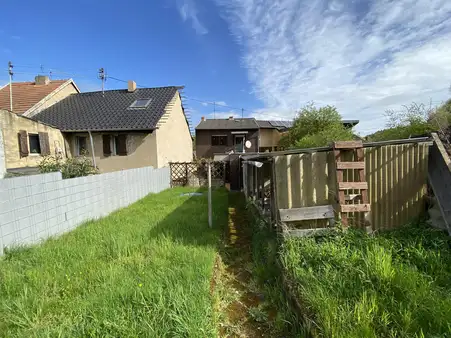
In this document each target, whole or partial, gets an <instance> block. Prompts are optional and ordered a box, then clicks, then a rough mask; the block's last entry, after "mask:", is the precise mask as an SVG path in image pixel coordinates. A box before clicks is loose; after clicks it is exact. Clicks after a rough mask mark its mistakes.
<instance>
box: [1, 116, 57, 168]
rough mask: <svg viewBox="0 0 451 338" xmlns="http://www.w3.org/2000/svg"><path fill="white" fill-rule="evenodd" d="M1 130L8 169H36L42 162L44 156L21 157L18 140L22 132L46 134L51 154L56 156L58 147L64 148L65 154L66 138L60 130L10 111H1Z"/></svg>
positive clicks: (30, 155)
mask: <svg viewBox="0 0 451 338" xmlns="http://www.w3.org/2000/svg"><path fill="white" fill-rule="evenodd" d="M0 129H2V130H3V139H4V140H3V143H4V148H5V160H6V168H7V169H12V168H23V167H36V166H37V165H38V164H39V162H40V161H41V160H42V156H41V155H38V154H29V155H28V156H26V157H20V153H19V138H18V133H19V131H20V130H26V131H27V133H28V134H37V133H39V132H46V133H48V134H49V143H50V152H51V154H52V155H54V154H55V149H56V147H59V148H62V149H63V152H64V138H63V135H62V133H61V132H60V131H59V130H58V129H56V128H52V127H50V126H47V125H45V124H42V123H39V122H36V121H33V120H30V119H28V118H25V117H22V116H19V115H16V114H13V113H10V112H8V111H0Z"/></svg>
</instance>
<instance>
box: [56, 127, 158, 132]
mask: <svg viewBox="0 0 451 338" xmlns="http://www.w3.org/2000/svg"><path fill="white" fill-rule="evenodd" d="M156 129H158V128H152V129H128V128H124V129H94V130H92V129H60V130H61V132H63V133H89V132H93V133H103V132H106V131H129V132H133V131H136V132H138V131H154V130H156Z"/></svg>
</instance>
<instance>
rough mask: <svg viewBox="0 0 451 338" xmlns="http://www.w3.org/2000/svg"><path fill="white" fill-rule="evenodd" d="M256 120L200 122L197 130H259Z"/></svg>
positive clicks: (237, 119) (210, 120)
mask: <svg viewBox="0 0 451 338" xmlns="http://www.w3.org/2000/svg"><path fill="white" fill-rule="evenodd" d="M258 128H259V126H258V124H257V121H256V120H255V119H254V118H233V119H207V120H204V121H200V123H199V124H198V125H197V127H196V130H242V129H258Z"/></svg>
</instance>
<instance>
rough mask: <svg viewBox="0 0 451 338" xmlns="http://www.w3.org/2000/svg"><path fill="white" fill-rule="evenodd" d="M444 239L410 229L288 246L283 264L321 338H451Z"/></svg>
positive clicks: (449, 260)
mask: <svg viewBox="0 0 451 338" xmlns="http://www.w3.org/2000/svg"><path fill="white" fill-rule="evenodd" d="M449 244H450V240H449V238H448V237H447V236H446V235H445V234H443V233H441V232H440V231H437V230H433V229H429V228H427V227H425V226H422V225H411V226H408V227H405V228H401V229H399V230H394V231H390V232H386V233H382V234H379V235H376V236H369V235H366V234H365V233H364V232H361V231H359V230H349V231H347V232H344V233H340V232H338V233H337V232H331V233H330V234H329V235H327V236H325V237H317V238H304V239H289V240H287V241H286V242H285V244H284V245H283V247H282V249H281V259H282V262H283V265H284V268H285V269H286V270H287V272H288V276H289V278H290V279H291V280H292V282H293V283H294V285H295V287H296V292H297V296H298V297H299V300H300V301H301V303H302V304H303V306H304V307H305V313H304V315H305V317H306V318H307V320H306V323H305V324H306V327H309V328H311V330H310V331H311V334H312V335H313V336H320V337H445V336H446V335H448V336H449V335H450V334H451V250H450V246H449Z"/></svg>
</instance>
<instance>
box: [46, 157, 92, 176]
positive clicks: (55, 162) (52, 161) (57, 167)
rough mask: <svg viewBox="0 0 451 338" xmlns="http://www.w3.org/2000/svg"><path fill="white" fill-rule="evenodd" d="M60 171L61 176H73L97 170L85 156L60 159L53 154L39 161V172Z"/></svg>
mask: <svg viewBox="0 0 451 338" xmlns="http://www.w3.org/2000/svg"><path fill="white" fill-rule="evenodd" d="M55 171H61V174H62V176H63V178H74V177H81V176H89V175H95V174H98V173H99V171H98V169H97V168H95V167H94V166H93V165H92V162H91V160H90V159H89V158H87V157H85V156H80V157H73V158H68V159H66V160H62V159H60V158H58V157H55V156H45V157H44V158H43V159H42V161H41V162H40V163H39V172H40V173H42V174H44V173H51V172H55Z"/></svg>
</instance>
